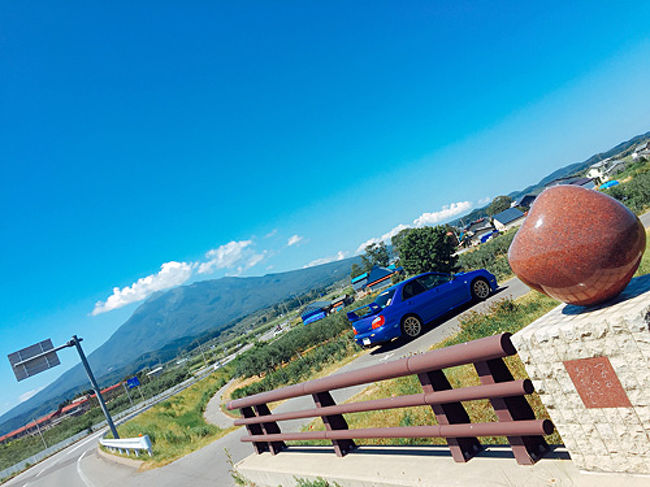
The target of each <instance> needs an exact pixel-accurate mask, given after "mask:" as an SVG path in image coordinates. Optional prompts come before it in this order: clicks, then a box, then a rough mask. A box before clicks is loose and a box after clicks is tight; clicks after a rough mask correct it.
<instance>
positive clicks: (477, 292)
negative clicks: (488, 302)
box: [470, 277, 492, 301]
mask: <svg viewBox="0 0 650 487" xmlns="http://www.w3.org/2000/svg"><path fill="white" fill-rule="evenodd" d="M470 291H471V293H472V298H474V301H483V300H484V299H487V297H488V296H489V295H490V293H491V292H492V288H490V283H488V282H487V280H485V279H483V278H481V277H479V278H478V279H474V281H472V287H471V289H470Z"/></svg>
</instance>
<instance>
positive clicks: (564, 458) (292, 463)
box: [235, 446, 650, 487]
mask: <svg viewBox="0 0 650 487" xmlns="http://www.w3.org/2000/svg"><path fill="white" fill-rule="evenodd" d="M235 468H236V470H237V471H238V472H239V473H240V474H241V475H242V476H244V477H245V478H246V479H248V480H249V481H251V482H252V483H254V484H255V485H256V486H259V487H262V486H268V487H278V486H282V487H291V486H294V485H296V478H300V479H310V480H315V479H316V478H318V477H322V478H324V479H326V480H328V481H329V482H330V484H332V485H334V482H336V483H338V484H339V485H340V486H341V487H370V486H418V487H424V486H436V487H446V486H463V487H466V486H468V485H473V486H509V487H512V486H520V485H525V486H526V487H537V486H540V487H542V486H544V487H548V486H549V485H553V486H571V487H599V486H603V487H617V486H624V487H642V486H643V487H647V486H648V485H650V476H641V475H631V474H609V473H603V474H600V473H583V472H580V471H579V470H578V469H577V468H576V467H575V465H574V464H573V462H572V461H571V460H570V459H569V455H568V453H567V451H566V449H564V448H563V447H562V448H557V449H556V450H554V452H553V453H552V454H551V455H549V456H548V457H547V458H544V459H542V460H540V461H539V462H538V463H536V464H535V465H533V466H522V465H518V464H517V462H516V461H515V459H514V457H513V455H512V451H511V450H510V448H509V447H506V446H488V447H487V448H486V450H485V451H483V452H482V453H481V454H480V455H478V456H477V457H475V458H473V459H471V460H470V461H469V462H467V463H455V462H454V461H453V460H452V458H451V454H450V453H449V449H448V448H447V447H445V446H425V447H421V446H418V447H404V446H395V447H379V446H377V447H375V446H372V447H371V446H365V447H359V448H358V449H356V450H355V451H354V453H351V454H348V455H347V456H345V457H343V458H339V457H336V456H335V455H334V451H333V449H331V448H326V447H290V448H289V449H287V450H286V451H283V452H281V453H280V454H278V455H275V456H272V455H271V454H270V453H264V454H262V455H255V454H253V455H251V456H249V457H247V458H245V459H244V460H242V461H241V462H239V463H237V465H236V466H235Z"/></svg>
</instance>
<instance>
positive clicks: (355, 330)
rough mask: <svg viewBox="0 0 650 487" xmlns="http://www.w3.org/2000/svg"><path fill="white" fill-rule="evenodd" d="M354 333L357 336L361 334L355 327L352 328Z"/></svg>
mask: <svg viewBox="0 0 650 487" xmlns="http://www.w3.org/2000/svg"><path fill="white" fill-rule="evenodd" d="M352 331H353V332H354V334H355V335H357V334H358V333H359V332H358V331H357V329H356V328H355V327H354V326H353V327H352Z"/></svg>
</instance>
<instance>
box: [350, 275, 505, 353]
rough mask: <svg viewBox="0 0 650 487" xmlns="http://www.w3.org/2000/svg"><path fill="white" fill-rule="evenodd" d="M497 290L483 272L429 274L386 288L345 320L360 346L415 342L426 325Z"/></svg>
mask: <svg viewBox="0 0 650 487" xmlns="http://www.w3.org/2000/svg"><path fill="white" fill-rule="evenodd" d="M497 287H498V285H497V279H496V277H494V275H492V274H491V273H490V272H488V271H486V270H485V269H480V270H477V271H471V272H463V273H460V274H442V273H437V272H428V273H426V274H420V275H418V276H415V277H413V278H411V279H408V280H406V281H403V282H400V283H399V284H396V285H394V286H391V287H389V288H388V289H386V290H384V291H382V292H381V293H380V294H379V296H377V298H376V299H375V300H374V301H373V302H372V303H370V304H368V305H366V306H362V307H360V308H357V309H355V310H353V311H350V312H348V314H347V316H348V320H350V322H351V323H352V327H353V329H354V335H355V337H354V339H355V341H356V342H357V343H358V344H359V345H361V346H366V347H367V346H370V345H375V344H377V343H383V342H388V341H390V340H393V339H394V338H398V337H401V336H406V337H408V338H415V337H417V336H418V335H420V333H422V326H423V325H424V324H425V323H428V322H430V321H432V320H434V319H436V318H438V317H440V316H442V315H444V314H445V313H447V312H449V311H451V310H453V309H455V308H458V307H459V306H461V305H463V304H465V303H468V302H470V301H472V300H474V301H480V300H483V299H486V298H487V297H488V296H490V294H492V293H493V292H494V291H495V290H496V289H497Z"/></svg>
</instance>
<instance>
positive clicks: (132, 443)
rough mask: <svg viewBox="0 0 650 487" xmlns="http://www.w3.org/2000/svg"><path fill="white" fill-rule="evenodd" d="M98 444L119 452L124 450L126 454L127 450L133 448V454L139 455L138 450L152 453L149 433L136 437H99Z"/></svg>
mask: <svg viewBox="0 0 650 487" xmlns="http://www.w3.org/2000/svg"><path fill="white" fill-rule="evenodd" d="M99 444H100V445H102V446H103V447H106V448H108V449H110V450H113V451H115V450H117V451H119V452H120V453H123V452H124V451H126V454H127V455H129V454H130V453H129V450H133V453H135V456H136V457H137V456H139V454H138V452H139V451H140V450H144V451H146V452H147V453H148V454H149V456H151V455H152V453H153V452H152V451H151V440H150V439H149V435H144V436H139V437H137V438H120V439H119V440H113V439H106V438H101V439H100V440H99Z"/></svg>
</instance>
